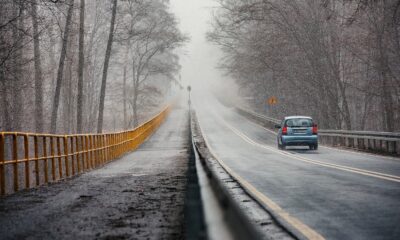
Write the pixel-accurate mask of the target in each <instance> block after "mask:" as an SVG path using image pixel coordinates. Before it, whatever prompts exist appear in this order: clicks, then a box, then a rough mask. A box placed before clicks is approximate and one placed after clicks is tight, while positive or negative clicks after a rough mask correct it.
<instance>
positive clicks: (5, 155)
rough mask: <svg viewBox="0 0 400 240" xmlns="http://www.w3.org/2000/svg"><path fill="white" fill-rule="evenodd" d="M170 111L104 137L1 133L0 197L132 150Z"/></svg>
mask: <svg viewBox="0 0 400 240" xmlns="http://www.w3.org/2000/svg"><path fill="white" fill-rule="evenodd" d="M170 108H171V107H169V106H168V107H166V108H165V109H164V110H162V111H161V112H160V113H159V114H157V115H156V116H154V117H153V118H151V119H150V120H149V121H147V122H145V123H144V124H142V125H140V126H139V127H137V128H135V129H132V130H128V131H121V132H113V133H104V134H74V135H57V134H36V133H23V132H0V195H5V194H8V193H12V192H17V191H19V190H21V189H27V188H31V187H35V186H39V185H42V184H47V183H49V182H54V181H58V180H61V179H65V178H68V177H71V176H74V175H77V174H80V173H82V172H85V171H88V170H90V169H94V168H97V167H99V166H102V165H104V164H106V163H108V162H110V161H112V160H115V159H117V158H119V157H120V156H122V155H123V154H125V153H127V152H129V151H132V150H135V149H136V148H137V147H138V146H139V145H140V144H141V143H143V142H144V141H145V140H146V138H147V137H148V136H149V135H151V134H152V133H153V132H154V131H155V130H156V129H157V128H158V126H159V125H160V124H161V123H162V122H163V120H164V119H165V118H166V116H167V115H168V113H169V112H170Z"/></svg>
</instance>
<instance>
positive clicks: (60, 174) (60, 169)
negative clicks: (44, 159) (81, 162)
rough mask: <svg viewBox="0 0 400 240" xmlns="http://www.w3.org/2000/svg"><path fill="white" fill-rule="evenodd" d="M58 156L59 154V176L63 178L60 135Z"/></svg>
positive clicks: (58, 138)
mask: <svg viewBox="0 0 400 240" xmlns="http://www.w3.org/2000/svg"><path fill="white" fill-rule="evenodd" d="M57 156H58V176H59V179H62V178H63V168H62V160H61V143H60V137H57Z"/></svg>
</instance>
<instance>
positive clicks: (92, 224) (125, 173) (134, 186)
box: [0, 108, 189, 239]
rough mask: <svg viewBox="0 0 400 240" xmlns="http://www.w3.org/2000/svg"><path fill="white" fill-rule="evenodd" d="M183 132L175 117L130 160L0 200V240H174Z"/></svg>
mask: <svg viewBox="0 0 400 240" xmlns="http://www.w3.org/2000/svg"><path fill="white" fill-rule="evenodd" d="M188 131H189V127H188V112H187V110H184V109H181V108H178V109H175V110H174V111H172V112H171V114H170V116H168V118H167V120H166V122H164V123H163V124H162V125H161V127H160V128H159V129H158V130H157V131H156V132H155V133H154V134H153V135H152V136H151V137H150V138H149V139H148V140H147V141H146V142H145V143H144V144H143V145H142V146H140V147H139V148H138V149H137V150H136V151H135V152H133V153H130V154H127V155H125V156H124V157H122V158H121V159H119V160H116V161H114V162H111V163H110V164H108V165H106V166H104V167H102V168H99V169H95V170H93V171H90V172H87V173H84V174H82V175H80V176H77V177H74V178H71V179H68V180H66V181H62V182H58V183H54V184H51V185H50V186H42V187H39V188H36V189H30V190H26V191H21V192H18V193H16V194H13V195H11V196H8V197H5V198H0V239H74V238H75V239H182V238H183V224H184V217H183V211H184V200H185V189H186V181H187V180H186V173H187V164H188V162H187V158H188V150H187V149H188V143H189V132H188Z"/></svg>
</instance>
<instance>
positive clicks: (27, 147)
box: [24, 135, 31, 188]
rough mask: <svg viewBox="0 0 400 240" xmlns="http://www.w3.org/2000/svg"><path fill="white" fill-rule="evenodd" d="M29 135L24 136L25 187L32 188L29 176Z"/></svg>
mask: <svg viewBox="0 0 400 240" xmlns="http://www.w3.org/2000/svg"><path fill="white" fill-rule="evenodd" d="M28 140H29V139H28V135H24V150H25V187H26V188H29V187H30V185H31V184H30V176H29V163H30V162H29V141H28Z"/></svg>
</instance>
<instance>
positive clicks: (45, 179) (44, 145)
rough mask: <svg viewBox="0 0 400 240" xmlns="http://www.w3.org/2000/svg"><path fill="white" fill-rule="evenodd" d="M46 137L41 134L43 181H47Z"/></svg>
mask: <svg viewBox="0 0 400 240" xmlns="http://www.w3.org/2000/svg"><path fill="white" fill-rule="evenodd" d="M46 138H47V137H46V136H43V158H44V182H45V183H48V182H49V176H48V164H49V163H48V159H47V139H46Z"/></svg>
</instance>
